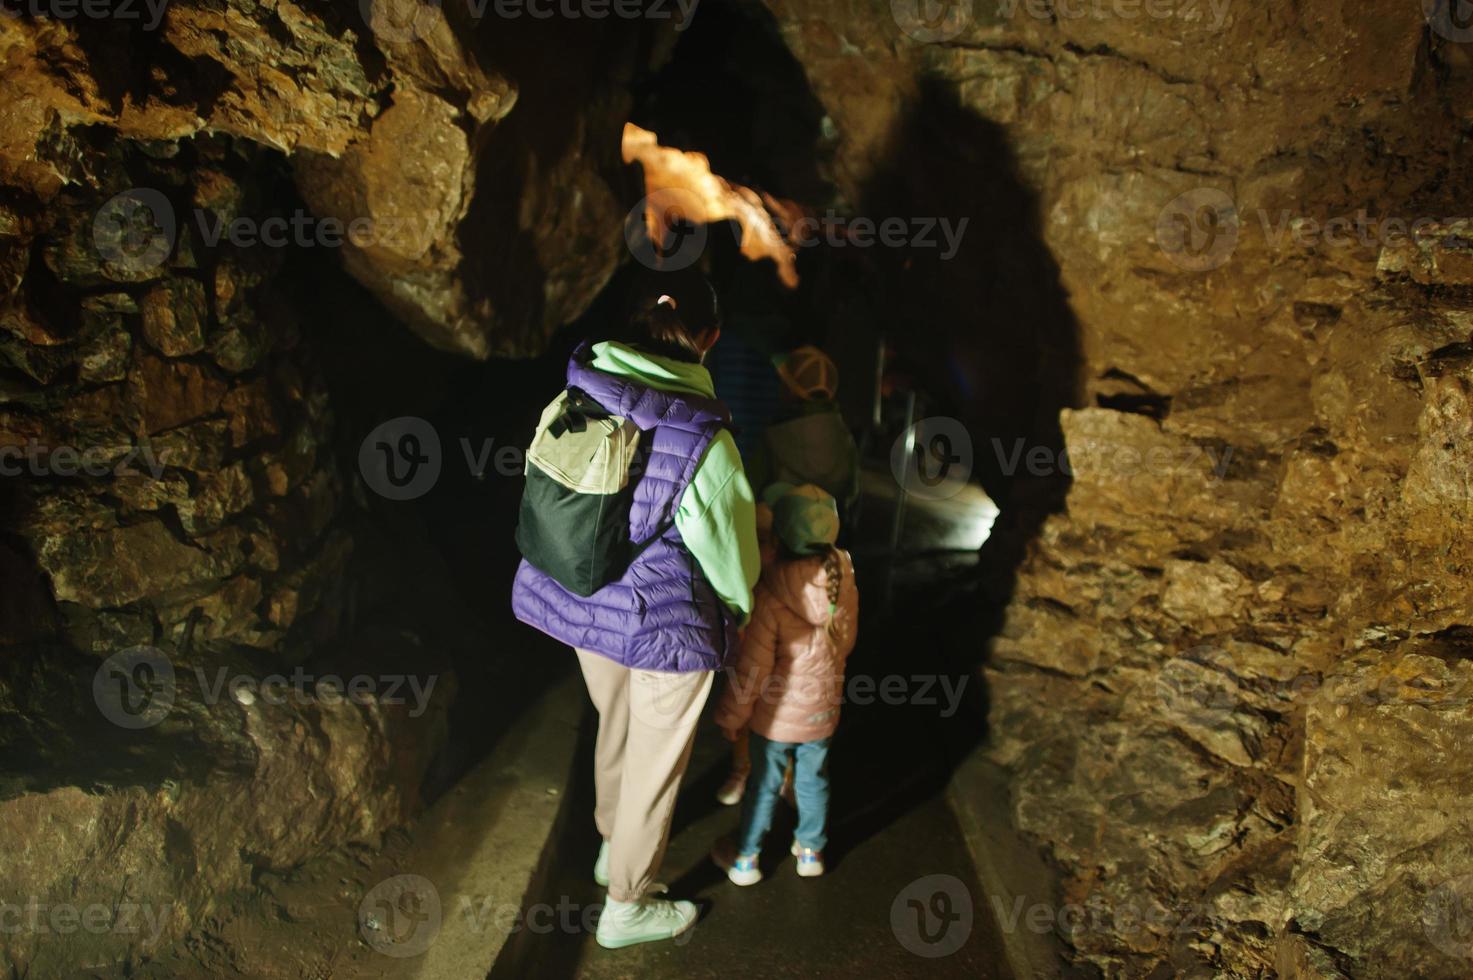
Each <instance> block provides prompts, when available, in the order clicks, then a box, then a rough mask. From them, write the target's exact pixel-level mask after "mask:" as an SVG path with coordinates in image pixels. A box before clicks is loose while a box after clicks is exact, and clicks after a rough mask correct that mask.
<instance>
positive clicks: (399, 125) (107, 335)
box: [0, 0, 672, 976]
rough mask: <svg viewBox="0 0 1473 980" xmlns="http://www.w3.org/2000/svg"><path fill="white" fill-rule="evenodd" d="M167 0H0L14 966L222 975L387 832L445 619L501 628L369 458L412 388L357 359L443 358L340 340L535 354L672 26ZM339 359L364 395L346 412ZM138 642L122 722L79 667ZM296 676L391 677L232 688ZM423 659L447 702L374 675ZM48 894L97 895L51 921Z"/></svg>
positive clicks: (614, 213)
mask: <svg viewBox="0 0 1473 980" xmlns="http://www.w3.org/2000/svg"><path fill="white" fill-rule="evenodd" d="M133 9H135V10H141V9H142V8H141V7H134V8H133ZM158 9H159V10H161V11H162V17H161V19H160V20H159V21H158V22H157V24H150V23H147V20H148V19H147V18H142V19H140V20H132V21H130V20H128V19H127V18H123V17H118V18H111V19H109V18H104V19H100V20H99V19H92V18H90V17H77V18H71V19H65V18H63V19H47V18H32V17H22V18H14V17H5V18H3V19H0V84H3V86H4V91H5V93H6V98H5V100H4V104H3V105H0V273H3V276H0V453H3V454H4V455H3V456H0V460H3V463H4V465H5V472H4V475H3V476H0V576H3V586H0V752H3V754H4V756H5V758H6V760H7V765H6V766H5V767H4V770H3V772H0V827H3V829H4V832H5V834H6V837H7V839H8V840H9V841H10V842H11V846H7V847H6V848H4V849H3V853H0V878H3V879H4V887H3V889H0V901H3V902H4V903H6V906H7V908H8V909H9V908H10V907H11V906H17V905H18V906H20V907H21V908H22V909H23V910H24V909H25V908H27V907H34V908H36V909H39V911H36V912H24V911H23V912H22V916H23V924H22V928H21V929H20V931H19V932H17V933H16V934H14V935H10V936H7V940H6V943H5V944H4V952H3V956H0V963H3V969H4V970H6V971H7V972H12V973H16V974H18V975H30V976H51V975H71V974H72V973H75V972H77V971H81V970H90V969H108V968H113V967H118V966H124V967H135V966H137V965H138V964H140V963H143V962H146V961H147V960H149V959H150V958H151V957H157V956H158V955H159V954H160V953H161V952H162V951H164V950H166V949H172V951H173V952H176V953H177V952H179V951H180V950H185V951H186V954H182V955H184V956H185V959H186V961H187V960H188V958H189V957H190V956H193V957H195V958H196V959H197V960H198V961H199V962H201V963H210V964H215V965H217V966H218V965H220V964H231V963H234V964H236V966H237V967H240V966H241V964H242V963H245V962H247V960H241V959H239V957H240V956H241V955H244V951H243V950H241V949H239V948H237V946H236V945H234V944H236V943H239V942H241V941H242V940H240V939H239V937H236V938H234V939H232V938H231V937H232V936H235V935H236V932H237V931H238V930H233V929H232V928H231V927H230V925H229V922H230V918H231V916H232V915H233V914H235V912H236V910H237V909H238V908H239V907H241V906H250V905H251V904H252V903H256V904H259V903H260V902H261V901H262V898H261V892H260V886H261V883H262V882H263V881H267V880H270V879H271V876H272V875H279V874H281V873H283V872H284V871H285V869H291V868H294V867H297V866H299V865H301V864H302V863H303V862H305V861H308V860H311V859H312V858H314V857H316V856H320V855H323V854H324V853H325V852H328V851H330V850H334V849H340V848H343V847H345V846H346V847H370V848H371V847H375V846H377V845H378V843H379V841H380V840H382V838H383V835H384V833H385V832H386V831H387V830H389V829H391V828H393V827H396V826H401V825H403V824H404V823H405V822H406V821H407V820H408V819H409V818H411V817H412V816H413V815H414V814H415V813H416V812H417V811H418V810H419V808H420V807H421V806H422V805H423V800H422V797H421V794H422V791H423V787H425V785H426V783H427V780H430V781H431V782H434V783H435V785H441V786H442V785H443V782H444V779H445V778H446V776H445V772H442V771H440V770H442V769H445V767H446V765H447V763H446V762H445V759H444V754H445V753H443V752H442V750H444V749H445V748H446V743H447V737H448V736H447V730H448V729H449V727H450V725H449V721H448V719H447V711H448V710H449V709H448V704H449V703H450V702H451V701H452V700H453V699H454V697H455V690H456V685H457V683H458V678H457V676H456V673H455V671H454V669H453V667H452V666H449V665H447V662H446V661H447V651H449V657H450V658H451V659H453V658H454V657H464V656H475V657H478V658H480V659H481V660H485V659H487V658H486V651H485V648H484V635H485V634H484V632H482V633H478V632H476V628H477V627H478V626H481V625H484V624H480V623H477V621H476V620H475V617H474V616H472V615H469V614H468V613H467V610H466V609H465V608H464V603H458V602H457V599H456V598H455V597H454V596H452V595H450V591H451V590H449V589H447V588H445V587H444V575H445V574H446V573H445V572H443V571H442V570H436V569H435V568H433V567H431V565H430V563H429V562H428V561H424V562H420V561H419V558H420V557H421V556H419V555H418V553H416V558H415V560H414V562H407V561H406V560H405V559H404V558H403V555H404V553H405V552H404V549H403V548H402V547H400V545H402V542H399V543H398V544H396V542H395V540H394V534H395V533H399V534H412V533H413V527H412V521H411V522H408V526H409V527H410V529H409V530H408V531H406V530H405V529H404V528H398V529H397V530H396V529H395V521H396V515H394V514H391V513H388V512H387V511H388V510H389V509H390V508H387V507H385V503H386V502H385V501H382V500H379V499H377V498H375V497H374V496H373V492H372V490H371V488H369V487H367V486H365V485H364V483H363V482H362V480H361V479H360V477H359V475H358V473H357V469H356V462H357V452H358V442H359V441H360V440H361V439H362V438H363V435H364V434H366V432H367V430H368V429H371V428H372V427H373V425H375V424H377V423H378V422H380V421H383V416H381V415H379V414H376V412H378V411H381V410H382V409H383V407H384V406H387V405H391V404H396V400H395V398H394V397H375V395H374V393H373V391H372V386H373V385H383V384H396V385H398V389H397V393H398V394H402V395H404V396H405V397H406V398H408V399H409V400H411V401H412V400H413V396H414V394H415V393H417V392H421V391H423V390H425V389H428V388H431V387H434V386H435V385H436V384H437V383H438V384H439V386H440V387H441V388H443V387H444V382H443V380H441V381H439V382H436V381H435V380H434V379H433V378H427V377H425V376H415V375H414V374H413V372H415V371H420V372H421V375H423V373H424V372H426V371H429V370H439V371H444V370H445V369H446V368H445V364H444V363H443V359H442V361H437V362H435V363H434V364H433V365H432V366H431V368H426V364H427V363H428V362H427V361H426V360H425V359H424V358H420V357H416V356H408V355H403V356H401V357H400V359H399V364H398V365H397V368H396V366H395V365H393V364H390V365H388V366H385V365H384V364H383V363H382V360H383V358H374V357H361V356H358V355H356V354H355V355H353V356H348V355H347V354H345V353H344V350H345V348H347V347H350V346H351V345H353V344H359V345H361V344H373V343H375V339H376V338H381V337H382V331H384V330H388V329H400V330H402V329H403V328H404V327H407V328H408V329H409V330H410V331H413V333H414V334H415V335H416V336H417V337H418V339H419V341H420V342H423V343H427V344H429V345H431V346H433V347H435V348H438V349H440V350H442V351H446V352H449V353H451V354H454V355H458V356H460V357H462V358H466V359H484V358H488V357H490V356H492V355H521V356H527V355H531V354H534V353H537V352H540V351H541V350H542V349H543V348H544V346H545V345H546V343H547V339H548V337H549V336H550V334H551V333H552V331H554V330H555V329H556V328H557V327H559V326H561V325H563V324H564V323H566V322H568V321H569V320H572V319H573V318H575V317H576V316H577V315H578V314H579V313H581V312H582V311H583V310H584V309H585V308H586V307H587V306H588V305H589V303H590V302H591V301H592V299H593V297H594V296H595V295H596V294H597V293H598V291H599V290H600V289H601V287H602V286H603V285H604V283H605V282H606V281H607V280H608V278H609V277H610V276H611V275H612V273H613V271H614V269H615V267H616V265H617V264H618V262H619V260H620V256H621V254H622V249H623V235H622V232H623V218H624V213H625V210H626V208H627V206H628V204H629V203H631V202H626V201H625V200H624V196H625V194H626V191H627V190H628V188H627V187H626V186H625V183H624V182H625V180H626V179H627V174H626V173H625V170H624V168H623V165H622V163H621V161H620V159H619V134H620V132H621V129H622V126H623V124H624V122H625V120H626V119H627V117H628V107H629V104H630V101H631V96H630V94H629V83H630V80H631V78H632V77H633V76H634V74H635V73H636V69H637V68H638V66H639V65H642V64H644V63H645V61H646V60H647V59H656V58H658V57H661V56H662V53H663V52H667V51H668V48H669V45H670V43H671V39H672V30H671V25H670V23H669V22H668V21H665V22H661V21H650V20H643V21H633V22H631V21H620V22H617V23H609V24H600V23H594V22H592V21H584V22H582V23H571V24H560V23H554V24H544V23H543V22H541V21H535V22H533V21H529V20H525V19H524V20H523V21H521V22H519V23H498V22H496V21H494V20H492V21H484V20H483V21H477V22H470V21H469V20H467V19H466V11H467V9H468V8H466V7H465V6H464V5H451V4H447V5H444V8H443V9H442V8H441V5H438V4H436V5H422V4H418V3H412V2H406V3H387V4H361V5H360V4H358V3H326V2H306V3H300V4H298V3H289V2H288V3H270V4H265V3H259V4H258V3H254V2H251V0H245V2H237V0H228V2H225V3H211V4H185V3H170V4H168V5H167V6H163V7H159V8H158ZM447 17H449V18H454V19H458V20H459V21H460V22H458V23H456V24H453V25H452V24H451V22H450V20H447ZM548 47H551V48H555V49H557V50H558V51H560V52H562V53H563V54H564V55H566V56H567V58H568V59H569V60H567V61H562V60H558V59H551V60H549V59H546V58H543V57H541V53H543V52H545V50H546V48H548ZM490 66H495V67H490ZM636 196H637V195H636ZM268 221H273V222H277V224H276V226H275V233H277V234H279V235H284V236H285V239H286V241H285V242H284V243H283V242H282V241H281V240H280V239H278V240H277V243H276V244H272V243H269V242H266V241H265V238H266V234H267V228H268V226H267V224H266V222H268ZM236 222H239V224H236ZM355 228H356V229H357V231H358V233H357V234H356V235H355V234H353V233H350V232H351V231H352V229H355ZM301 236H305V237H301ZM347 277H351V280H356V282H357V283H358V284H360V285H361V287H362V289H363V290H366V291H367V293H368V294H370V295H371V297H372V299H373V300H374V301H376V303H377V307H378V309H377V310H374V311H369V312H368V313H365V310H364V307H365V301H364V298H363V297H362V296H360V295H359V291H358V288H357V286H355V285H354V284H353V282H352V281H351V280H349V279H348V278H347ZM385 313H387V314H388V316H385V315H384V314H385ZM390 317H392V318H394V319H397V320H398V321H399V322H400V323H401V324H402V325H403V327H395V326H393V324H392V323H390V322H388V321H389V318H390ZM324 318H339V319H341V318H349V319H354V320H355V322H348V323H343V322H333V323H331V324H328V323H323V322H321V321H322V320H323V319H324ZM329 340H330V341H331V343H330V344H329V343H328V342H327V341H329ZM398 344H399V346H397V347H396V346H395V344H390V343H385V344H384V347H385V349H393V350H398V349H400V347H402V346H403V342H402V341H398ZM324 350H330V351H331V352H332V356H336V357H338V358H339V359H340V360H342V361H344V362H345V363H351V364H352V365H354V369H358V367H359V366H361V367H362V369H363V370H364V372H365V373H364V378H363V379H362V380H355V379H353V378H346V379H345V378H344V377H343V376H344V375H345V373H347V372H346V371H345V370H344V369H342V368H341V367H339V366H338V365H326V364H324V363H323V356H324V355H323V351H324ZM467 363H468V361H467ZM330 367H331V368H333V370H331V371H330V370H328V369H329V368H330ZM395 370H398V372H399V376H398V377H396V376H395V375H394V371H395ZM329 377H331V378H334V379H335V384H337V385H339V386H341V385H350V386H351V385H354V384H361V385H364V386H368V387H369V389H370V390H369V391H368V392H367V394H364V393H362V392H357V391H355V392H353V395H354V397H353V398H352V399H350V401H351V402H352V404H353V406H354V411H355V412H356V413H357V416H358V417H355V418H354V419H352V420H350V421H349V422H348V423H347V426H346V431H345V424H344V423H343V422H342V420H340V419H339V417H338V413H337V412H336V411H335V407H334V405H335V399H334V394H333V391H332V390H330V389H331V385H329V383H328V380H327V379H328V378H329ZM339 390H340V389H339ZM442 396H443V392H442ZM426 404H429V403H428V402H426ZM375 406H377V407H375ZM417 410H420V411H423V412H426V413H427V412H428V411H429V409H428V408H422V409H417ZM365 413H367V414H365ZM360 429H361V431H360ZM497 434H498V435H499V434H500V432H499V431H498V433H497ZM396 549H398V550H396ZM365 552H368V553H369V554H367V556H365V554H364V553H365ZM407 566H413V567H407ZM414 574H417V575H418V578H414V577H413V575H414ZM437 575H438V576H440V577H438V578H437V577H436V576H437ZM432 591H433V592H434V593H435V594H434V595H428V594H426V593H430V592H432ZM127 650H140V651H142V652H141V653H140V654H138V656H141V657H145V658H155V659H151V660H149V661H148V663H146V664H145V667H146V668H147V669H150V670H152V669H154V668H157V667H158V663H157V662H156V658H157V657H163V658H166V660H167V663H168V665H169V667H170V668H171V669H172V674H171V675H170V677H169V678H168V682H167V683H161V682H159V680H158V678H159V675H158V673H157V672H156V671H155V673H154V674H153V676H152V678H151V679H150V680H149V681H148V683H147V685H145V686H147V687H149V689H151V690H154V691H158V690H167V691H168V693H169V697H170V700H171V704H170V705H169V706H168V708H167V710H166V711H164V712H163V713H162V714H160V715H158V716H154V717H151V718H149V719H148V723H147V724H143V725H133V724H131V722H132V721H135V720H137V719H136V718H133V717H132V716H131V715H130V716H129V717H127V718H124V719H123V722H119V721H118V717H117V716H115V713H114V714H110V713H109V709H110V708H115V707H117V706H116V705H113V704H112V702H111V700H109V699H110V697H111V695H109V694H107V693H106V692H107V691H110V690H112V688H111V687H109V686H107V685H108V684H109V683H110V681H111V680H113V679H114V678H112V677H111V676H110V675H106V672H105V670H104V672H103V673H102V674H100V673H99V671H100V670H102V669H103V668H105V666H106V664H108V663H112V661H111V660H110V658H112V657H113V656H114V655H116V654H118V653H119V652H120V651H127ZM498 662H499V661H498ZM125 666H131V665H125ZM501 669H502V668H498V670H501ZM508 669H509V668H508ZM298 670H303V671H305V676H307V677H308V678H310V679H316V678H324V677H336V678H348V677H356V676H360V675H362V676H366V677H368V678H371V679H372V678H377V679H379V681H380V683H379V684H378V685H377V686H376V687H375V689H374V691H373V692H372V693H370V694H369V695H367V696H362V697H358V696H355V697H352V698H348V697H343V696H341V694H340V693H334V692H333V691H332V690H331V689H330V688H326V689H324V688H321V687H314V686H313V685H314V684H315V680H309V681H308V682H307V684H308V688H307V695H306V697H305V698H294V697H292V696H290V695H288V697H287V699H286V701H285V702H284V703H282V702H273V701H270V700H268V699H267V698H266V697H265V696H264V695H262V694H257V695H255V696H253V695H252V693H251V692H252V690H253V689H258V688H256V685H259V684H260V683H262V682H263V681H265V680H267V679H270V678H274V677H288V678H290V677H292V676H293V673H294V672H295V671H298ZM483 672H486V671H483ZM406 674H409V675H414V676H418V677H419V678H420V679H421V680H423V679H424V678H426V677H431V678H433V679H435V680H437V681H438V682H439V683H438V684H437V685H436V686H435V687H434V689H433V698H430V699H429V700H428V701H427V703H423V704H422V703H418V702H417V701H416V700H414V699H412V698H406V697H405V693H404V692H403V691H401V692H400V694H399V695H397V700H396V697H395V696H393V695H392V694H391V693H388V694H387V696H384V697H380V696H379V695H386V693H387V687H386V685H387V683H390V682H392V678H399V679H400V680H401V681H402V679H403V677H404V676H405V675H406ZM99 676H103V677H105V679H104V681H102V682H101V683H103V685H104V687H103V688H101V689H99V688H96V687H95V686H94V685H95V684H96V683H98V681H97V678H98V677H99ZM498 676H500V675H499V674H498ZM233 678H242V679H244V681H245V684H244V689H243V693H241V694H240V695H238V696H237V694H236V693H235V689H234V688H233V687H229V686H227V687H224V688H216V687H214V685H216V684H218V683H219V682H220V681H221V680H222V679H225V680H226V681H227V682H229V681H230V680H231V679H233ZM384 678H389V679H391V680H389V681H385V680H384ZM503 684H504V681H503ZM130 690H134V693H137V689H131V688H130ZM98 691H101V692H102V693H98ZM125 697H126V696H125ZM426 697H427V698H429V693H428V692H426ZM457 751H458V752H459V753H460V754H461V755H463V754H464V751H465V749H464V746H459V747H457ZM464 764H465V760H464V759H460V760H459V761H458V762H455V763H453V765H464ZM436 773H438V775H436ZM63 905H64V906H66V907H68V908H71V909H74V910H80V911H86V912H88V914H100V915H104V917H105V918H107V921H106V922H104V923H102V925H101V926H99V925H98V924H97V922H96V921H95V920H93V921H92V922H91V924H89V925H88V926H87V927H86V928H74V929H72V930H70V931H69V932H67V934H66V935H59V934H58V930H57V929H56V928H54V927H52V926H51V925H50V922H51V921H52V920H50V919H49V916H50V914H51V912H50V910H52V909H54V908H57V907H59V906H63ZM10 914H11V913H9V912H8V913H7V915H10ZM281 914H285V913H281ZM27 915H30V916H33V918H32V919H31V920H24V916H27ZM34 916H39V923H40V924H39V925H38V924H37V920H36V919H35V918H34ZM123 916H127V917H128V919H127V927H126V928H125V927H124V926H123V925H121V924H120V917H123ZM9 921H12V920H11V919H10V918H7V922H9ZM27 921H28V922H29V924H26V923H27ZM211 969H213V967H211ZM248 972H249V971H248Z"/></svg>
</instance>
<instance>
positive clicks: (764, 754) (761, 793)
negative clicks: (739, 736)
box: [737, 732, 832, 854]
mask: <svg viewBox="0 0 1473 980" xmlns="http://www.w3.org/2000/svg"><path fill="white" fill-rule="evenodd" d="M830 741H832V739H828V738H821V739H819V740H818V741H816V742H797V743H794V742H773V741H770V740H768V739H765V738H763V737H762V736H761V735H758V734H757V733H756V732H753V733H752V772H751V774H750V775H749V776H747V792H746V794H745V796H744V797H743V799H742V823H741V829H740V830H739V831H738V833H737V853H738V854H756V853H757V852H758V851H760V850H761V849H762V838H763V837H765V836H766V835H767V830H768V828H769V827H771V826H772V811H773V809H774V808H776V806H777V797H778V793H780V792H781V791H782V788H783V774H784V772H786V771H787V768H788V756H789V755H796V756H797V761H796V762H795V763H794V771H793V793H794V795H795V796H797V798H798V829H797V830H796V831H795V832H794V836H796V837H797V838H798V846H799V847H809V848H812V849H813V850H815V851H821V850H823V848H824V845H825V844H827V843H828V837H827V835H825V833H824V826H825V824H827V823H828V817H829V742H830Z"/></svg>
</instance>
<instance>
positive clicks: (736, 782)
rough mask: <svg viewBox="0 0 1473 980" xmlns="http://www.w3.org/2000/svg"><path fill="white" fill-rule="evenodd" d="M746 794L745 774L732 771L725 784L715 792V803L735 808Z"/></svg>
mask: <svg viewBox="0 0 1473 980" xmlns="http://www.w3.org/2000/svg"><path fill="white" fill-rule="evenodd" d="M746 792H747V774H746V773H744V772H736V771H733V772H732V774H731V775H730V776H727V777H726V782H724V783H722V784H721V788H720V789H718V790H717V791H716V802H717V803H720V804H721V805H722V806H736V805H737V804H738V803H740V802H742V796H743V795H745V794H746Z"/></svg>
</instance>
